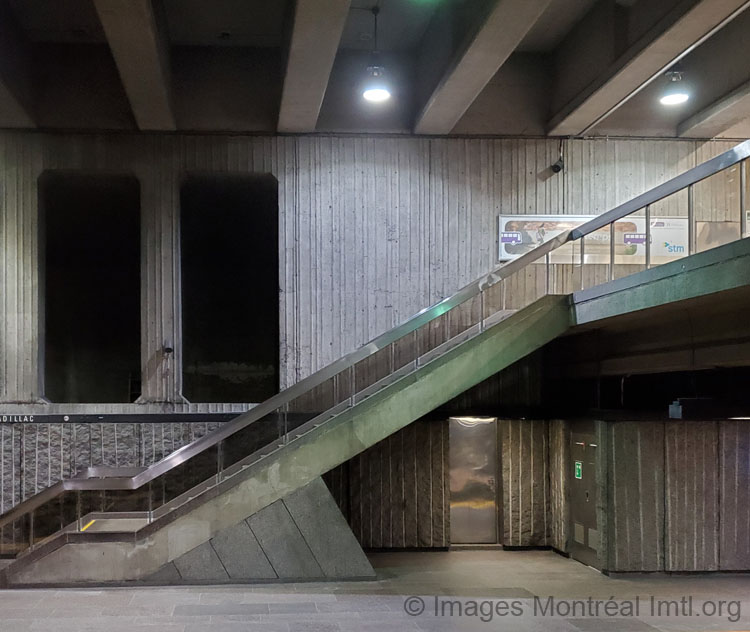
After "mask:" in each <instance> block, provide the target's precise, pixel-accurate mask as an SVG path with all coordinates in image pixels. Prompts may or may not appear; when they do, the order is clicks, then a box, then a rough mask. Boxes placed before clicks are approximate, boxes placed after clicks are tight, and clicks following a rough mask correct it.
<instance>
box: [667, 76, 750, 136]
mask: <svg viewBox="0 0 750 632" xmlns="http://www.w3.org/2000/svg"><path fill="white" fill-rule="evenodd" d="M748 117H750V81H748V82H746V83H743V84H742V85H741V86H739V87H738V88H736V89H734V90H732V92H730V93H729V94H727V95H725V96H723V97H722V98H721V99H719V100H718V101H715V102H714V103H712V104H711V105H709V106H708V107H707V108H704V109H703V110H701V111H700V112H696V113H695V114H694V115H693V116H691V117H690V118H688V119H686V120H684V121H683V122H682V123H680V124H679V125H678V126H677V135H678V136H682V137H688V138H714V137H715V136H718V135H719V134H721V133H722V132H725V131H726V130H728V129H729V128H731V127H733V126H734V125H736V124H737V123H741V122H742V121H744V120H745V119H746V118H748Z"/></svg>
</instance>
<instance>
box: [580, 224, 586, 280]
mask: <svg viewBox="0 0 750 632" xmlns="http://www.w3.org/2000/svg"><path fill="white" fill-rule="evenodd" d="M585 240H586V237H581V238H580V242H581V289H583V266H584V265H585V263H586V255H585V254H584V247H583V243H584V241H585Z"/></svg>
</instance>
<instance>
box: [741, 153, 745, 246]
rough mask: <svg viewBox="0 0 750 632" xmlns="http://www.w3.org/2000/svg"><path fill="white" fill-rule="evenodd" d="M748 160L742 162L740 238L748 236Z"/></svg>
mask: <svg viewBox="0 0 750 632" xmlns="http://www.w3.org/2000/svg"><path fill="white" fill-rule="evenodd" d="M746 170H747V160H743V161H742V162H741V163H740V238H743V237H747V209H746V208H745V205H746V204H747V198H746V195H747V194H746V187H747V171H746Z"/></svg>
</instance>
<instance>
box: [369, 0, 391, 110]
mask: <svg viewBox="0 0 750 632" xmlns="http://www.w3.org/2000/svg"><path fill="white" fill-rule="evenodd" d="M371 11H372V16H373V20H374V28H373V38H372V39H373V47H372V52H371V53H370V64H369V65H368V66H367V75H366V77H365V81H364V83H363V84H362V98H363V99H365V101H370V102H371V103H382V102H383V101H387V100H388V99H390V98H391V90H390V88H389V86H388V82H387V80H386V77H385V68H384V67H383V66H382V64H381V63H380V52H379V51H378V14H379V13H380V8H379V7H378V6H377V5H375V6H374V7H373V8H372V9H371Z"/></svg>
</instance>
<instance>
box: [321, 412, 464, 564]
mask: <svg viewBox="0 0 750 632" xmlns="http://www.w3.org/2000/svg"><path fill="white" fill-rule="evenodd" d="M449 467H450V463H449V460H448V422H447V420H445V419H436V420H419V421H416V422H414V423H413V424H410V425H409V426H407V427H406V428H404V429H403V430H401V431H399V432H397V433H395V434H393V435H391V436H390V437H388V438H387V439H385V440H384V441H381V442H379V443H377V444H376V445H374V446H373V447H371V448H369V449H368V450H365V451H364V452H362V453H361V454H359V455H358V456H356V457H355V458H353V459H351V460H350V461H348V462H347V463H345V464H343V465H342V466H340V467H339V468H336V470H334V471H333V472H330V473H329V474H328V475H327V476H326V477H325V478H326V482H327V484H328V486H329V488H330V489H331V491H332V493H333V496H334V498H336V501H337V503H338V505H339V507H341V509H342V512H343V513H344V515H345V516H346V517H347V520H348V521H349V524H350V526H351V528H352V531H353V532H354V535H355V536H356V537H357V540H358V541H359V543H360V544H361V545H362V546H363V547H365V548H375V549H380V548H386V549H402V548H445V547H447V546H449V545H450V486H449V480H448V475H449Z"/></svg>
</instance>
